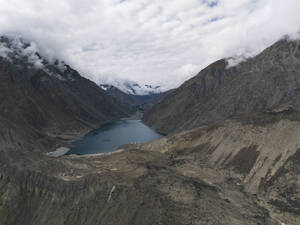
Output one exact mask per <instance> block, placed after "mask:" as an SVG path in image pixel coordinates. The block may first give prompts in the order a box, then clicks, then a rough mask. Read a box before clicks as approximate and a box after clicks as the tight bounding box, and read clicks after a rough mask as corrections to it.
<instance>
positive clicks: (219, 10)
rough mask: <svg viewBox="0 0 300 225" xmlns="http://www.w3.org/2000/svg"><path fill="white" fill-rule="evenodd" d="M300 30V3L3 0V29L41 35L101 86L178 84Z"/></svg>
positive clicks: (50, 50)
mask: <svg viewBox="0 0 300 225" xmlns="http://www.w3.org/2000/svg"><path fill="white" fill-rule="evenodd" d="M299 30H300V0H26V1H25V0H0V33H18V34H21V35H22V36H24V37H26V38H30V39H33V40H35V41H36V42H37V43H38V44H39V45H40V46H41V47H42V48H43V49H44V51H45V52H47V53H48V54H52V56H53V55H54V56H57V57H60V58H61V59H64V60H65V61H66V62H68V63H70V64H71V65H72V66H73V67H74V68H75V69H78V70H79V71H80V72H81V73H82V74H83V75H84V76H87V77H88V78H91V79H93V80H94V81H96V82H98V83H99V82H101V81H105V80H113V79H120V78H121V79H129V80H134V81H138V82H140V83H149V84H161V85H163V86H164V87H167V88H170V87H175V86H177V85H179V84H180V83H182V82H183V81H184V80H186V79H188V78H190V77H191V76H193V75H195V74H197V73H198V72H199V71H200V70H201V69H202V68H203V67H204V66H206V65H208V64H210V63H212V62H213V61H215V60H217V59H220V58H223V57H230V56H252V55H254V54H257V53H258V52H259V51H261V50H263V49H264V48H265V47H267V46H268V45H270V44H272V43H273V42H275V41H276V40H278V39H279V38H280V37H282V36H283V35H285V34H295V33H297V32H298V31H299Z"/></svg>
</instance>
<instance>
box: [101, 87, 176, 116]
mask: <svg viewBox="0 0 300 225" xmlns="http://www.w3.org/2000/svg"><path fill="white" fill-rule="evenodd" d="M100 87H101V88H103V89H104V90H105V91H106V93H108V94H109V95H111V96H112V97H114V98H115V99H116V100H117V101H118V102H119V103H121V104H123V105H124V106H127V107H130V108H131V109H132V111H136V110H140V111H147V110H149V109H150V108H152V107H153V106H154V105H155V104H157V103H158V102H160V101H161V100H162V99H163V98H164V97H165V96H166V95H168V94H169V93H171V92H172V90H169V91H166V92H160V93H154V92H148V93H147V94H145V95H137V94H129V93H128V92H123V91H122V90H120V89H119V88H117V87H115V86H112V85H100Z"/></svg>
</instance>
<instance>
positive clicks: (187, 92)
mask: <svg viewBox="0 0 300 225" xmlns="http://www.w3.org/2000/svg"><path fill="white" fill-rule="evenodd" d="M299 56H300V49H299V41H289V40H281V41H279V42H277V43H275V44H274V45H272V46H270V47H269V48H267V49H266V50H264V51H263V52H262V53H260V54H259V55H257V56H256V57H254V58H250V59H248V60H247V61H244V62H241V63H240V64H239V65H237V66H233V67H228V63H227V61H226V60H225V59H223V60H219V61H217V62H215V63H213V64H211V65H209V66H208V67H206V68H205V69H203V70H202V71H201V72H200V73H199V74H198V75H197V76H195V77H193V78H192V79H190V80H188V81H186V82H185V83H184V84H183V85H181V86H180V87H179V88H178V89H176V90H175V91H174V92H172V93H171V94H170V95H168V96H167V97H166V98H164V100H163V101H162V102H160V103H159V104H157V105H156V106H155V107H154V108H152V109H151V110H150V111H149V112H148V113H147V114H146V115H145V117H144V122H145V123H147V124H148V125H150V126H152V127H154V128H155V129H157V130H158V131H160V132H162V133H170V132H176V131H180V130H183V129H186V128H194V127H197V126H200V125H205V124H209V123H212V122H213V121H222V120H224V119H227V118H230V117H233V116H238V115H243V114H246V113H251V112H259V111H264V110H267V109H272V108H276V107H280V105H283V104H286V103H288V102H291V101H293V100H295V99H296V97H297V96H298V95H299V90H300V89H299V87H300V84H299V76H298V72H297V71H298V69H299V66H300V61H299V59H300V58H299ZM282 74H284V76H283V75H282ZM274 91H275V92H274ZM171 121H175V123H171Z"/></svg>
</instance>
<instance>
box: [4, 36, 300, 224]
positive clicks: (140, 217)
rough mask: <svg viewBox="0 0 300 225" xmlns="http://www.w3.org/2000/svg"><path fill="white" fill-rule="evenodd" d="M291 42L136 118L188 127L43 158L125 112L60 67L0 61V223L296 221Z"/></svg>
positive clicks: (299, 198) (297, 117) (297, 126)
mask: <svg viewBox="0 0 300 225" xmlns="http://www.w3.org/2000/svg"><path fill="white" fill-rule="evenodd" d="M1 40H2V43H5V44H4V45H5V46H6V48H8V49H12V48H14V47H13V46H10V42H9V40H7V39H3V38H2V39H1ZM25 46H27V45H25ZM297 46H298V42H288V41H281V42H279V43H277V44H275V45H274V46H272V47H271V48H269V49H267V50H266V51H264V52H263V53H262V54H261V55H259V56H257V57H258V58H257V57H255V58H253V59H251V60H249V61H247V62H244V63H242V64H241V65H239V66H237V67H231V68H227V67H226V62H225V61H219V62H216V63H215V64H213V65H211V66H210V67H208V68H207V69H205V70H204V71H202V72H201V73H200V74H199V75H198V76H196V77H195V78H194V79H192V80H190V81H188V82H186V83H185V84H184V85H183V86H182V87H180V88H179V89H177V90H175V91H174V92H172V93H171V94H169V95H168V97H166V99H165V100H163V101H162V102H160V103H158V104H157V105H158V106H161V107H162V108H161V113H162V114H161V117H160V116H159V115H160V114H158V115H157V123H156V124H154V122H153V120H152V119H153V117H152V116H153V115H154V114H155V113H158V110H159V108H157V107H155V108H154V109H153V110H152V111H151V112H150V113H149V114H148V115H147V116H146V121H147V122H148V123H150V124H152V125H153V126H154V127H157V128H159V130H160V131H164V132H166V133H169V132H170V133H171V132H174V131H177V130H182V129H184V128H193V127H195V128H194V129H184V130H183V131H181V132H180V133H179V132H178V133H175V134H172V135H169V136H167V137H164V138H162V139H159V140H155V141H153V142H149V143H145V144H137V145H125V146H121V147H120V148H119V149H118V151H116V152H114V153H110V154H100V155H94V156H74V155H71V156H62V157H51V155H49V154H45V153H47V152H50V151H52V150H53V149H56V147H60V146H68V145H69V144H70V142H71V141H72V140H74V139H76V138H77V137H79V136H81V135H82V134H83V133H84V132H86V131H88V130H91V129H93V127H95V126H101V124H103V123H105V122H108V121H112V120H114V119H117V118H119V117H121V116H125V115H126V113H127V112H128V110H127V109H126V108H125V109H124V107H122V106H120V104H119V103H117V102H116V101H115V100H114V99H112V97H110V96H108V95H107V94H106V93H105V92H104V91H103V90H101V89H100V88H99V87H98V86H97V85H95V84H94V83H92V82H91V81H89V80H86V79H84V78H82V77H81V76H80V75H79V74H78V73H77V72H76V71H74V70H72V69H71V68H70V67H68V66H67V65H65V69H63V70H62V71H61V69H60V68H61V66H59V64H60V63H59V62H57V63H55V64H54V65H53V64H51V63H47V62H46V61H45V62H44V61H43V60H42V62H43V63H42V65H43V66H42V67H39V66H40V65H36V64H39V63H38V62H39V61H36V57H38V59H40V58H39V57H40V56H39V54H34V55H35V56H34V57H35V66H33V64H32V62H31V63H28V62H30V61H28V58H26V57H28V56H30V59H32V57H33V56H32V55H28V54H26V55H25V56H24V54H21V55H22V57H21V58H20V57H19V56H16V57H15V55H16V54H13V55H6V56H5V57H4V56H1V57H0V79H1V83H0V92H1V95H0V98H1V101H0V102H1V104H0V108H1V112H0V127H1V129H0V225H41V224H42V225H53V224H57V225H75V224H76V225H81V224H82V225H95V224H97V225H101V224H103V225H110V224H111V225H118V224H119V225H161V224H163V225H233V224H234V225H254V224H255V225H258V224H260V225H284V224H286V225H297V224H299V221H300V177H299V169H300V168H299V162H300V153H299V151H300V150H299V149H300V141H299V135H300V112H299V111H298V105H299V101H298V98H297V93H298V92H297V90H298V89H297V87H298V86H297V84H298V83H297V82H298V80H297V79H298V77H297V76H296V75H297V74H298V72H297V71H299V68H298V64H297V62H298V61H297V60H298V59H297V54H296V53H297V51H298V50H297V49H298V47H297ZM23 48H24V46H23ZM296 50H297V51H296ZM8 52H9V51H8ZM12 52H14V53H16V51H12ZM17 52H18V51H17ZM2 53H3V51H2ZM23 57H25V58H23ZM259 57H261V58H259ZM270 62H273V63H272V64H269V63H270ZM279 62H281V64H280V63H279ZM261 64H265V67H263V66H262V65H261ZM258 65H260V67H259V66H258ZM252 66H253V67H252ZM62 67H63V68H64V66H62ZM242 68H244V69H243V70H242ZM245 68H247V70H246V69H245ZM264 68H266V69H265V70H264V73H265V75H264V76H262V73H263V72H262V71H261V70H263V69H264ZM278 69H280V70H278ZM238 70H240V71H246V72H247V74H246V72H245V74H244V75H243V74H241V75H240V73H237V71H238ZM224 71H225V72H224ZM249 71H250V72H249ZM251 71H253V72H251ZM201 74H204V75H201ZM224 74H225V75H226V76H224ZM249 74H250V75H249ZM227 75H228V76H227ZM246 75H247V76H246ZM248 75H249V77H248ZM240 76H241V77H242V78H243V79H242V78H241V77H240ZM256 76H257V77H256ZM201 77H202V78H201ZM254 78H256V79H254ZM292 78H293V79H292ZM244 79H245V80H246V81H247V82H246V81H245V82H242V81H243V80H244ZM251 80H252V81H253V84H252V82H251ZM258 80H260V82H259V81H258ZM194 81H195V82H196V83H194ZM239 82H241V83H239ZM229 83H231V85H233V86H232V87H233V88H232V89H233V90H231V89H230V85H229ZM238 84H240V86H239V87H240V88H236V85H237V86H238ZM183 87H189V88H190V89H186V90H185V91H184V88H183ZM263 87H264V88H265V89H266V90H264V89H263ZM253 88H257V89H256V90H257V93H256V92H255V93H256V94H255V95H254V93H253V90H252V89H253ZM272 88H273V92H271V90H269V89H272ZM277 88H279V89H278V90H277ZM261 92H263V93H261ZM230 93H231V94H230ZM235 94H237V96H236V95H235ZM264 95H266V97H263V96H264ZM188 96H190V98H188ZM226 96H227V98H226ZM175 97H178V98H176V99H173V98H175ZM195 97H197V98H195ZM221 97H222V98H221ZM257 99H259V100H257ZM221 100H222V101H221ZM250 100H252V101H250ZM178 101H179V103H178ZM198 101H199V105H198ZM217 101H219V102H217ZM171 102H172V104H171ZM204 102H205V103H207V105H205V104H204ZM167 103H168V104H167ZM180 103H181V104H183V108H182V109H181V108H180V109H179V108H177V106H178V105H179V104H180ZM200 103H201V104H200ZM226 103H227V104H228V105H227V104H226ZM230 104H233V105H230ZM200 105H201V107H200ZM166 107H169V113H170V114H172V116H171V117H170V118H168V117H167V116H166V112H167V111H168V110H167V109H168V108H166ZM173 107H174V108H173ZM194 107H195V108H194ZM197 107H198V108H197ZM224 107H225V108H224ZM193 108H194V109H193ZM173 109H175V110H177V112H175V111H172V110H173ZM200 109H201V110H203V111H201V110H200ZM223 109H224V111H222V110H223ZM190 110H191V111H190ZM193 110H195V111H193ZM197 110H199V112H198V111H197ZM205 110H206V111H205ZM192 112H194V113H196V114H195V116H194V114H193V113H192ZM204 112H206V113H207V114H206V113H204ZM178 113H181V116H182V117H180V116H179V114H178ZM168 115H169V114H168ZM189 116H191V118H189ZM151 118H152V119H151ZM184 119H186V120H187V121H188V122H187V123H184V122H183V121H184ZM190 120H191V121H190ZM166 122H168V124H166ZM184 124H185V125H184Z"/></svg>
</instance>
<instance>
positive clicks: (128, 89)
mask: <svg viewBox="0 0 300 225" xmlns="http://www.w3.org/2000/svg"><path fill="white" fill-rule="evenodd" d="M100 86H101V87H102V88H103V89H104V90H105V89H106V88H107V87H111V86H113V87H115V88H117V89H119V90H120V91H122V92H124V93H126V94H129V95H152V94H159V93H161V92H164V91H163V89H162V87H161V86H158V85H150V84H138V83H136V82H134V81H128V80H122V79H120V80H113V81H111V82H109V83H102V84H100Z"/></svg>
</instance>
